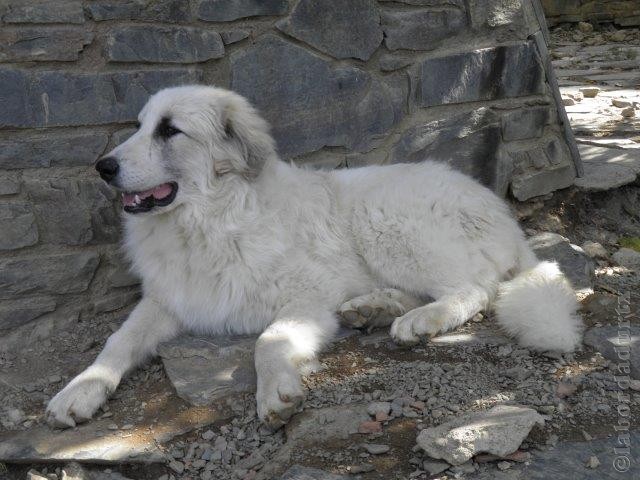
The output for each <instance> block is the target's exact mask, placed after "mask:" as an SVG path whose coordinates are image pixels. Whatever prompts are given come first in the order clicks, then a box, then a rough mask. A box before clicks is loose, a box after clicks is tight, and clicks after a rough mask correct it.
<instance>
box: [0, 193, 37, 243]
mask: <svg viewBox="0 0 640 480" xmlns="http://www.w3.org/2000/svg"><path fill="white" fill-rule="evenodd" d="M0 232H2V235H0V250H15V249H18V248H22V247H28V246H30V245H34V244H35V243H36V242H37V241H38V227H37V226H36V217H35V215H34V214H33V211H32V209H31V205H29V204H26V203H7V204H0Z"/></svg>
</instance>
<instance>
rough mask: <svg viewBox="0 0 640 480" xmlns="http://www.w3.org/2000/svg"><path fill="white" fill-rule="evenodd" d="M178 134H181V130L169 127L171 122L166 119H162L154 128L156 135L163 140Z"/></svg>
mask: <svg viewBox="0 0 640 480" xmlns="http://www.w3.org/2000/svg"><path fill="white" fill-rule="evenodd" d="M179 133H182V130H180V129H178V128H176V127H174V126H173V125H171V122H170V121H169V119H168V118H163V119H162V121H161V122H160V123H159V124H158V127H157V128H156V135H157V136H159V137H160V138H162V139H164V140H166V139H168V138H171V137H173V136H174V135H177V134H179Z"/></svg>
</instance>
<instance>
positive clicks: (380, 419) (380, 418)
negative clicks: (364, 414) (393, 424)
mask: <svg viewBox="0 0 640 480" xmlns="http://www.w3.org/2000/svg"><path fill="white" fill-rule="evenodd" d="M389 418H391V417H389V414H388V413H384V412H378V413H376V422H386V421H387V420H389Z"/></svg>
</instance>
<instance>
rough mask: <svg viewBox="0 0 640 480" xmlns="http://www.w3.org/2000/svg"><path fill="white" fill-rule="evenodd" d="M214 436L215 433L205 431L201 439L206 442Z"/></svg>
mask: <svg viewBox="0 0 640 480" xmlns="http://www.w3.org/2000/svg"><path fill="white" fill-rule="evenodd" d="M215 436H216V434H215V433H213V431H211V430H207V431H206V432H204V433H203V434H202V438H203V439H204V440H207V441H209V440H211V439H212V438H213V437H215Z"/></svg>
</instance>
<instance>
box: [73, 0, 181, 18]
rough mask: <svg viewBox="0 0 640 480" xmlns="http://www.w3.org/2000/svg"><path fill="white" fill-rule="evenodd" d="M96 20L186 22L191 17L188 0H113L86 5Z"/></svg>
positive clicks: (103, 0) (102, 0)
mask: <svg viewBox="0 0 640 480" xmlns="http://www.w3.org/2000/svg"><path fill="white" fill-rule="evenodd" d="M85 8H86V9H87V12H88V13H89V15H90V17H91V18H92V19H93V20H95V21H96V22H101V21H104V20H142V21H146V22H167V23H174V22H188V21H190V20H192V19H193V17H192V14H191V8H190V5H189V2H185V1H184V0H154V1H153V2H149V1H148V0H125V1H122V2H118V3H114V2H113V0H98V1H95V0H94V1H92V2H90V3H89V4H88V5H87V6H86V7H85Z"/></svg>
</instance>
